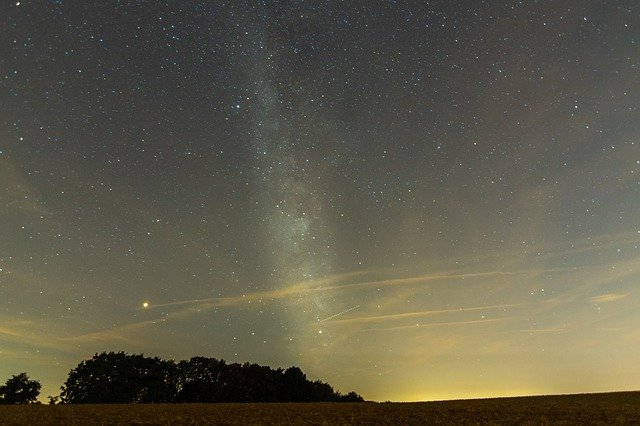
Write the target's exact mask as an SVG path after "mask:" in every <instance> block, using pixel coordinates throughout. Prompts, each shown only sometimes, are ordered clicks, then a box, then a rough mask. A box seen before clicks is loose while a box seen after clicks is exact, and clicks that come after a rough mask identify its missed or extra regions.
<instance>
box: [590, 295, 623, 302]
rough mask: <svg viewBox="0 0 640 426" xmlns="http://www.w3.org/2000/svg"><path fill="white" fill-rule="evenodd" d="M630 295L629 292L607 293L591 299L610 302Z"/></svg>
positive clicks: (592, 300)
mask: <svg viewBox="0 0 640 426" xmlns="http://www.w3.org/2000/svg"><path fill="white" fill-rule="evenodd" d="M628 296H629V293H606V294H601V295H599V296H593V297H592V298H591V299H590V300H591V302H592V303H609V302H615V301H617V300H622V299H624V298H626V297H628Z"/></svg>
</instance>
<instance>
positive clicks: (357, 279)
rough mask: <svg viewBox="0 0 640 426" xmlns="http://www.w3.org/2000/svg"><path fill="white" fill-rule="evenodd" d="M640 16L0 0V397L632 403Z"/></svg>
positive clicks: (639, 208) (384, 6) (591, 11)
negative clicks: (312, 392)
mask: <svg viewBox="0 0 640 426" xmlns="http://www.w3.org/2000/svg"><path fill="white" fill-rule="evenodd" d="M639 104H640V3H638V1H636V0H620V1H606V2H604V1H595V0H591V1H588V0H584V1H576V0H566V1H544V0H540V1H533V0H532V1H498V0H495V1H494V0H486V1H471V0H468V1H458V0H446V1H445V0H436V1H429V2H427V1H401V0H397V1H393V0H389V1H381V0H369V1H357V0H355V1H337V0H333V1H322V0H316V1H312V0H308V1H302V0H290V1H280V0H272V1H267V0H245V1H243V0H234V1H222V0H221V1H213V0H211V1H205V0H193V1H178V0H175V1H165V0H163V1H151V0H105V1H102V0H100V1H98V0H87V1H81V0H19V1H15V0H3V1H2V2H1V3H0V382H4V380H6V379H7V378H9V377H10V376H11V375H12V374H18V373H19V372H22V371H27V372H28V374H29V375H30V377H32V378H35V379H38V380H40V381H41V382H42V384H43V390H42V396H43V397H46V395H56V394H58V392H59V386H60V385H62V383H63V382H64V380H65V379H66V377H67V374H68V371H69V370H70V369H71V368H74V367H75V366H76V365H77V364H78V362H80V361H81V360H84V359H88V358H90V357H91V356H92V355H93V354H94V353H96V352H102V351H111V350H113V351H118V350H123V351H126V352H129V353H144V354H146V355H150V356H160V357H163V358H173V359H176V360H179V359H185V358H189V357H191V356H195V355H201V356H208V357H215V358H223V359H225V360H226V361H227V362H246V361H249V362H256V363H259V364H264V365H270V366H272V367H274V368H276V367H288V366H291V365H297V366H299V367H300V368H301V369H302V370H303V371H304V372H306V373H307V375H308V376H309V377H310V378H312V379H321V380H323V381H327V382H329V383H330V384H331V385H333V386H334V387H335V388H336V389H337V390H340V391H343V392H346V391H350V390H355V391H356V392H358V393H360V394H361V395H363V396H364V397H365V398H366V399H371V400H379V401H384V400H392V401H413V400H428V399H446V398H467V397H489V396H508V395H524V394H549V393H574V392H592V391H607V390H628V389H629V390H630V389H638V388H640V363H638V359H639V357H640V309H639V308H640V292H639V291H638V286H639V285H640V250H639V244H640V214H639V212H640V111H639V110H638V105H639Z"/></svg>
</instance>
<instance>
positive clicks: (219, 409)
mask: <svg viewBox="0 0 640 426" xmlns="http://www.w3.org/2000/svg"><path fill="white" fill-rule="evenodd" d="M122 423H124V424H167V423H169V424H328V425H334V424H395V425H397V424H518V425H520V424H625V423H626V424H631V423H632V424H640V392H617V393H603V394H584V395H562V396H534V397H518V398H497V399H475V400H459V401H442V402H415V403H388V402H387V403H375V402H366V403H300V404H296V403H277V404H174V405H171V404H150V405H67V406H65V405H55V406H51V405H29V406H24V405H23V406H0V424H65V425H87V424H122Z"/></svg>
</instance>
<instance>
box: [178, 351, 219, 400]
mask: <svg viewBox="0 0 640 426" xmlns="http://www.w3.org/2000/svg"><path fill="white" fill-rule="evenodd" d="M226 366H227V365H226V363H225V362H224V360H217V359H215V358H204V357H193V358H191V359H190V360H189V361H180V362H179V363H178V367H177V378H176V383H177V386H178V393H177V398H176V401H177V402H217V401H220V400H221V399H222V387H221V385H220V375H221V373H222V371H223V370H224V369H225V368H226Z"/></svg>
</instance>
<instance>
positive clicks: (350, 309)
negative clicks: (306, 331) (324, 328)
mask: <svg viewBox="0 0 640 426" xmlns="http://www.w3.org/2000/svg"><path fill="white" fill-rule="evenodd" d="M359 307H360V305H356V306H353V307H351V308H349V309H347V310H346V311H342V312H338V313H337V314H335V315H331V316H330V317H327V318H325V319H323V320H320V321H318V322H319V323H320V322H325V321H329V320H330V319H333V318H335V317H337V316H340V315H342V314H346V313H347V312H351V311H353V310H354V309H358V308H359Z"/></svg>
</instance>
